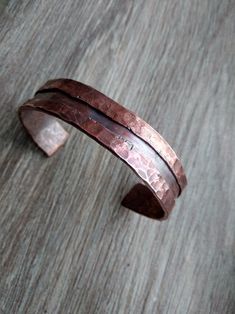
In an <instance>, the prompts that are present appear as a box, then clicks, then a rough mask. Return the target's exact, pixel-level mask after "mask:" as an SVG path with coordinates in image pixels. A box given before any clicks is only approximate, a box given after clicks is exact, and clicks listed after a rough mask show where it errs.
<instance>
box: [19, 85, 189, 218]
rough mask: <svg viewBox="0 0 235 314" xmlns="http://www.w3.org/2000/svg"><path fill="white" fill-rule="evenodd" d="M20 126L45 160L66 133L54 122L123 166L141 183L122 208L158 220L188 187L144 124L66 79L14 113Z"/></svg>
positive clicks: (174, 158) (162, 142)
mask: <svg viewBox="0 0 235 314" xmlns="http://www.w3.org/2000/svg"><path fill="white" fill-rule="evenodd" d="M19 116H20V120H21V122H22V123H23V125H24V127H25V128H26V130H27V131H28V133H29V134H30V136H31V137H32V139H33V140H34V142H35V143H36V144H37V145H38V146H39V147H40V148H41V149H42V150H43V151H44V152H45V153H46V154H47V155H48V156H51V155H52V154H54V153H55V152H56V151H57V150H58V148H59V147H60V146H62V145H63V144H64V143H65V141H66V139H67V137H68V133H67V132H66V131H65V130H64V128H63V127H62V126H61V125H60V123H59V122H58V120H57V119H56V118H59V119H61V120H63V121H65V122H67V123H69V124H71V125H73V126H74V127H76V128H78V129H79V130H81V131H83V132H84V133H86V134H87V135H89V136H90V137H92V138H93V139H94V140H96V141H97V142H98V143H99V144H101V145H102V146H104V147H105V148H107V149H108V150H110V151H111V152H112V153H113V154H114V155H116V156H117V157H119V158H120V159H121V160H122V161H124V162H125V163H126V164H127V165H128V166H129V167H130V168H131V169H132V170H133V171H134V172H135V173H136V174H137V175H138V176H139V177H140V179H141V180H142V183H138V184H136V185H135V186H134V187H133V188H132V189H131V191H130V192H129V193H128V194H127V195H126V196H125V197H124V199H123V201H122V205H123V206H125V207H127V208H129V209H132V210H134V211H136V212H138V213H140V214H143V215H145V216H148V217H150V218H154V219H159V220H163V219H166V218H167V217H168V215H169V213H170V212H171V210H172V208H173V206H174V204H175V199H176V198H177V197H178V196H179V195H180V193H181V192H182V190H183V189H184V187H185V186H186V184H187V180H186V176H185V174H184V170H183V167H182V165H181V162H180V161H179V159H178V157H177V156H176V154H175V152H174V151H173V150H172V148H171V147H170V146H169V144H168V143H167V142H166V141H165V140H164V139H163V138H162V137H161V135H160V134H159V133H158V132H156V131H155V130H154V129H153V128H152V127H151V126H150V125H148V124H147V123H146V122H145V121H143V120H142V119H140V118H139V117H137V116H136V115H135V114H134V113H133V112H131V111H129V110H127V109H126V108H124V107H123V106H121V105H120V104H118V103H116V102H115V101H113V100H112V99H110V98H108V97H107V96H105V95H104V94H102V93H101V92H99V91H97V90H95V89H94V88H92V87H90V86H87V85H85V84H82V83H80V82H76V81H73V80H69V79H56V80H52V81H48V82H47V83H46V84H45V85H44V86H42V87H41V88H40V89H39V90H38V92H37V93H36V94H35V96H34V98H32V99H30V100H28V101H27V102H26V103H24V104H23V105H22V106H21V107H20V108H19Z"/></svg>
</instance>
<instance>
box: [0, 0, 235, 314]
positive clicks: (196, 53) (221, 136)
mask: <svg viewBox="0 0 235 314" xmlns="http://www.w3.org/2000/svg"><path fill="white" fill-rule="evenodd" d="M0 11H1V13H0V14H1V22H0V24H1V27H0V67H1V68H0V72H1V78H0V84H1V89H0V97H1V98H0V99H1V103H0V106H1V110H0V145H1V146H0V147H1V155H0V173H1V177H0V187H1V190H0V192H1V193H0V204H1V205H0V313H1V314H2V313H4V314H12V313H32V314H35V313H40V314H41V313H50V314H54V313H65V314H67V313H82V314H83V313H85V314H86V313H101V314H104V313H108V314H109V313H110V314H113V313H125V314H126V313H133V314H138V313H147V314H152V313H153V314H155V313H170V314H171V313H179V314H184V313H203V314H205V313H219V314H220V313H221V314H225V313H235V89H234V87H235V58H234V57H235V37H234V36H235V2H234V1H233V0H231V1H229V0H223V1H221V0H213V1H212V0H198V1H191V0H176V1H171V0H164V1H163V0H138V1H126V0H117V1H111V0H100V1H75V0H66V1H62V0H50V1H33V0H24V1H16V0H12V1H6V0H1V6H0ZM56 77H69V78H73V79H77V80H80V81H83V82H84V83H87V84H90V85H92V86H94V87H95V88H97V89H99V90H101V91H102V92H104V93H105V94H107V95H109V96H110V97H112V98H114V99H115V100H117V101H119V102H120V103H122V104H124V105H125V106H126V107H127V108H129V109H131V110H133V111H135V112H137V113H138V114H139V115H140V116H141V117H142V118H144V119H145V120H146V121H147V122H149V123H150V124H151V125H152V126H153V127H155V128H156V129H157V130H158V131H159V132H160V133H161V134H162V135H163V136H164V137H165V138H166V139H167V141H168V142H169V143H170V144H171V145H172V146H173V148H174V149H175V150H176V152H177V153H178V154H179V155H180V156H181V157H182V161H183V164H184V165H185V168H186V173H187V175H188V179H189V185H188V187H187V189H186V190H185V193H184V194H183V196H182V198H180V199H179V200H178V201H177V206H176V208H175V210H174V211H173V213H172V215H171V217H170V219H169V220H168V221H167V222H162V223H159V222H156V221H153V220H151V219H148V218H144V217H141V216H139V215H137V214H135V213H134V212H131V211H128V210H126V209H125V208H123V207H121V206H120V201H121V199H122V197H123V196H124V195H125V193H126V192H127V191H128V189H129V187H130V186H131V185H132V183H133V182H134V181H135V178H134V176H133V175H132V173H131V172H130V171H127V168H126V166H124V165H123V164H122V163H121V162H120V161H118V160H117V159H116V158H115V157H114V156H111V155H110V153H108V152H106V151H105V150H104V149H103V148H101V147H99V146H98V145H97V144H96V143H95V142H93V141H92V140H91V139H89V138H87V137H86V136H85V135H83V134H81V133H80V132H78V131H77V130H75V129H72V130H71V136H70V139H69V141H68V143H67V144H66V147H65V148H64V149H62V150H61V151H60V152H58V154H57V155H55V156H54V157H52V158H46V157H45V156H44V155H43V154H42V153H40V151H39V150H38V149H37V148H36V147H35V146H34V144H33V143H32V142H31V141H29V139H28V137H27V135H26V134H25V132H24V131H23V129H22V127H21V125H20V123H19V121H18V117H17V107H18V106H19V105H20V104H21V103H22V102H23V101H25V100H26V99H28V98H29V97H31V96H32V95H33V93H34V91H35V90H36V89H37V88H38V87H39V86H40V85H41V84H42V83H44V82H45V81H47V80H48V79H51V78H56Z"/></svg>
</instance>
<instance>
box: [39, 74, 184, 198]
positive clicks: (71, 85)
mask: <svg viewBox="0 0 235 314" xmlns="http://www.w3.org/2000/svg"><path fill="white" fill-rule="evenodd" d="M48 89H59V90H61V91H63V92H65V93H68V94H69V95H71V96H72V97H75V98H79V99H81V100H83V101H85V102H87V103H88V104H89V105H90V106H92V107H94V108H96V109H98V110H100V111H101V112H103V113H104V114H105V115H107V116H108V117H110V118H111V119H112V120H114V121H116V122H118V123H120V124H121V125H123V126H125V127H126V128H129V129H130V130H131V131H132V132H133V133H135V134H136V135H138V136H139V137H140V138H142V139H143V140H145V141H146V142H147V143H148V144H149V145H151V146H152V147H153V148H154V149H155V151H156V152H157V153H158V154H159V155H160V156H161V157H162V158H163V159H164V160H165V162H166V163H167V164H168V166H169V168H170V170H171V171H172V173H173V174H174V176H175V178H176V180H177V182H178V184H179V187H180V192H181V191H182V190H183V189H184V187H185V186H186V185H187V179H186V176H185V173H184V170H183V166H182V164H181V162H180V160H179V158H178V157H177V155H176V153H175V152H174V151H173V149H172V148H171V147H170V145H169V144H168V143H167V142H166V141H165V140H164V139H163V138H162V136H161V135H160V134H159V133H158V132H157V131H155V130H154V129H153V128H152V127H151V126H150V125H149V124H147V123H146V122H145V121H144V120H142V119H141V118H139V117H138V116H137V115H136V114H135V113H133V112H131V111H129V110H127V109H126V108H125V107H123V106H121V105H120V104H118V103H117V102H115V101H114V100H112V99H111V98H109V97H107V96H106V95H104V94H102V93H101V92H99V91H97V90H96V89H94V88H93V87H90V86H88V85H85V84H83V83H81V82H77V81H74V80H70V79H63V78H62V79H56V80H50V81H48V82H47V83H46V84H45V85H43V86H42V87H41V88H40V89H39V91H45V90H48Z"/></svg>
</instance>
